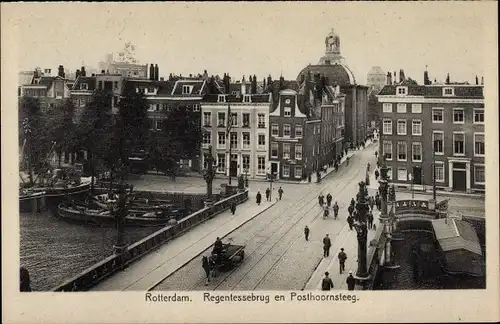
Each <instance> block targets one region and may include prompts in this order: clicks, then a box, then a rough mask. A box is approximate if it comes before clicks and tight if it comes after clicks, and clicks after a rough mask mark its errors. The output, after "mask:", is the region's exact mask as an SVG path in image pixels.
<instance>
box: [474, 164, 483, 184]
mask: <svg viewBox="0 0 500 324" xmlns="http://www.w3.org/2000/svg"><path fill="white" fill-rule="evenodd" d="M485 182H486V175H485V173H484V165H481V164H475V165H474V183H475V184H485Z"/></svg>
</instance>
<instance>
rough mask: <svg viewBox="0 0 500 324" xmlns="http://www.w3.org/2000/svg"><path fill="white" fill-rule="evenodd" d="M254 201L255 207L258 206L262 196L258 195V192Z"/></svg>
mask: <svg viewBox="0 0 500 324" xmlns="http://www.w3.org/2000/svg"><path fill="white" fill-rule="evenodd" d="M255 199H256V201H257V205H260V201H261V200H262V195H261V194H260V191H258V192H257V195H256V196H255Z"/></svg>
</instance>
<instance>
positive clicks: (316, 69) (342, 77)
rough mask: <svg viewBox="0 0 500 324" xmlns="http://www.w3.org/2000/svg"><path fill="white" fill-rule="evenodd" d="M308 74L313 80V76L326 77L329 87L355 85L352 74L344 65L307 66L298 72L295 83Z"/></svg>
mask: <svg viewBox="0 0 500 324" xmlns="http://www.w3.org/2000/svg"><path fill="white" fill-rule="evenodd" d="M308 73H310V75H311V79H314V75H315V74H320V75H321V76H325V77H327V78H328V82H329V84H330V85H339V86H343V85H353V84H356V79H355V78H354V74H353V73H352V71H351V70H350V69H349V67H347V65H345V64H333V65H308V66H306V67H305V68H304V69H302V71H300V73H299V75H298V76H297V81H298V82H300V81H301V79H302V75H304V78H306V77H307V74H308Z"/></svg>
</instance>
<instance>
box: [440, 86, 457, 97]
mask: <svg viewBox="0 0 500 324" xmlns="http://www.w3.org/2000/svg"><path fill="white" fill-rule="evenodd" d="M454 95H455V91H454V89H453V88H443V97H452V96H454Z"/></svg>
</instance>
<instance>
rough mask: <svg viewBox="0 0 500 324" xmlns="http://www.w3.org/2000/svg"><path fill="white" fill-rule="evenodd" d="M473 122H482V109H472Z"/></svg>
mask: <svg viewBox="0 0 500 324" xmlns="http://www.w3.org/2000/svg"><path fill="white" fill-rule="evenodd" d="M474 124H484V109H474Z"/></svg>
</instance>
